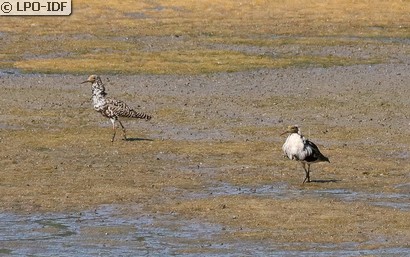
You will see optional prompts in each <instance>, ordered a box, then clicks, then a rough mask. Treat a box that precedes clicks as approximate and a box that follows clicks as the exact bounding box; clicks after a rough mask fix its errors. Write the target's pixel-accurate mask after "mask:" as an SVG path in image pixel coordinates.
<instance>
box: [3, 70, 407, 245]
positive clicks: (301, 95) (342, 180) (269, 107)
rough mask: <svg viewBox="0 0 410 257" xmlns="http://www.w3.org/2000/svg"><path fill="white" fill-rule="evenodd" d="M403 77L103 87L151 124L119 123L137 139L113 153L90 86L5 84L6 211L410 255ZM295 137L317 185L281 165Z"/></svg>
mask: <svg viewBox="0 0 410 257" xmlns="http://www.w3.org/2000/svg"><path fill="white" fill-rule="evenodd" d="M407 63H408V62H407ZM407 63H406V62H398V63H393V64H380V65H358V66H350V67H331V68H309V67H307V68H287V69H263V70H255V71H246V72H236V73H218V74H208V75H195V76H188V75H163V76H162V75H135V76H113V75H104V74H101V77H102V79H103V81H104V82H105V83H106V87H107V91H108V93H109V95H110V96H111V97H114V98H118V99H122V100H124V101H126V102H127V103H128V104H129V105H131V106H133V107H135V108H137V109H138V110H140V111H144V112H146V113H149V114H152V115H153V119H152V120H151V121H149V122H145V121H139V120H137V121H131V120H129V121H125V122H124V125H125V126H126V128H127V129H128V136H129V137H130V139H129V140H128V141H123V140H121V138H120V136H118V137H117V138H116V141H115V142H114V143H113V144H111V142H110V138H111V129H110V123H109V120H106V119H104V118H103V117H102V116H101V115H99V114H98V113H96V112H94V111H93V109H92V106H91V99H90V97H91V89H90V85H85V84H80V82H82V81H84V80H85V79H86V77H87V76H83V75H82V76H74V75H42V74H10V73H8V72H3V73H0V88H1V92H2V97H1V99H0V101H1V106H2V108H1V110H0V117H1V120H0V131H1V134H0V145H1V148H0V156H1V158H0V165H1V167H2V168H1V169H0V208H1V210H2V211H3V212H13V213H24V214H29V213H42V212H56V211H58V212H69V211H83V210H89V209H91V208H98V206H100V205H101V204H116V205H117V204H119V205H122V206H132V205H135V204H137V205H138V206H142V210H143V212H145V213H174V217H176V218H175V219H177V220H185V219H188V220H189V219H194V218H195V219H198V220H199V221H202V222H209V223H211V224H218V225H221V226H223V228H224V229H223V231H222V232H221V238H224V240H227V241H229V240H238V239H239V240H245V241H246V240H247V241H248V242H251V241H252V240H257V241H264V242H267V243H272V242H276V243H282V242H283V243H284V242H293V243H300V244H298V246H297V247H301V248H303V247H306V245H304V243H312V242H315V243H335V244H338V243H349V242H351V243H355V244H357V245H356V246H355V247H356V248H357V249H378V248H389V247H404V249H406V248H407V249H409V243H408V242H409V241H410V240H409V239H410V222H409V220H410V214H409V194H410V180H409V170H410V165H409V161H408V158H409V147H410V137H409V136H410V135H409V134H410V132H409V125H410V123H409V122H410V119H409V95H410V92H409V90H410V89H409V85H408V82H409V81H410V72H409V71H410V69H409V66H408V64H407ZM291 124H298V125H299V126H300V127H301V129H302V132H303V133H304V134H305V136H307V137H308V138H310V139H311V140H312V141H314V142H315V143H317V145H318V146H319V147H320V148H321V150H322V152H323V153H324V154H325V155H326V156H328V157H329V158H330V161H331V163H330V164H329V163H323V164H315V165H313V173H312V179H313V180H314V182H313V183H309V184H304V185H302V184H301V182H302V180H303V178H304V174H303V170H302V168H301V167H300V166H299V165H298V164H297V163H295V162H292V161H289V160H286V159H284V158H283V156H282V152H281V146H282V144H283V142H284V140H285V137H284V136H280V133H281V132H282V131H283V130H284V129H285V128H286V126H288V125H291ZM118 135H120V133H118ZM125 209H126V211H125V215H128V216H138V215H141V213H139V212H136V211H135V210H133V209H132V208H130V209H127V208H125ZM225 228H226V229H225ZM94 235H95V234H94ZM283 248H286V244H283ZM191 251H193V253H198V252H199V253H203V251H205V249H191Z"/></svg>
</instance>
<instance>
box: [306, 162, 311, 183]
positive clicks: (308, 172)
mask: <svg viewBox="0 0 410 257" xmlns="http://www.w3.org/2000/svg"><path fill="white" fill-rule="evenodd" d="M307 166H308V168H307V172H306V178H307V182H308V183H309V182H310V164H309V163H308V165H307Z"/></svg>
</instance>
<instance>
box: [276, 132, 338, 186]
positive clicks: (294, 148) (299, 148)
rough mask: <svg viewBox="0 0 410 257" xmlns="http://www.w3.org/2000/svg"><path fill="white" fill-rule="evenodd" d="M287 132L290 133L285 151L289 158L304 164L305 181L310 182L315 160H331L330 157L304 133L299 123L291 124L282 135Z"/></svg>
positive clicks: (285, 144)
mask: <svg viewBox="0 0 410 257" xmlns="http://www.w3.org/2000/svg"><path fill="white" fill-rule="evenodd" d="M287 133H290V135H289V136H288V138H287V139H286V142H285V143H284V144H283V146H282V150H283V153H284V154H285V156H286V157H288V158H289V159H291V160H296V161H299V162H300V163H301V164H302V167H303V169H304V170H305V174H306V176H305V179H304V180H303V183H305V182H306V181H307V182H310V165H311V164H312V163H315V162H330V161H329V158H327V157H326V156H324V155H323V154H322V153H321V152H320V151H319V148H318V147H317V146H316V145H315V144H314V143H313V142H311V141H309V140H307V139H306V138H305V137H304V136H303V135H302V133H301V132H300V129H299V127H298V126H297V125H293V126H289V127H288V128H287V130H286V131H285V132H283V133H282V134H281V135H284V134H287ZM306 164H307V169H306Z"/></svg>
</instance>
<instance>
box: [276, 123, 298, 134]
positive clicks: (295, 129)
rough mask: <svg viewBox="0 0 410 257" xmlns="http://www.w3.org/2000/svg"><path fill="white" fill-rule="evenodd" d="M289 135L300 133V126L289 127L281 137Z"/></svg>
mask: <svg viewBox="0 0 410 257" xmlns="http://www.w3.org/2000/svg"><path fill="white" fill-rule="evenodd" d="M288 133H290V134H292V133H299V127H298V125H291V126H288V127H287V129H286V130H285V131H284V132H283V133H282V134H280V135H284V134H288Z"/></svg>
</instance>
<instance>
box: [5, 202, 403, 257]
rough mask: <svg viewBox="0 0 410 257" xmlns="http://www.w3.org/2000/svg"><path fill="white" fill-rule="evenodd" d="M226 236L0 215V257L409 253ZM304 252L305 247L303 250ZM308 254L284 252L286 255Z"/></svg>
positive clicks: (125, 214)
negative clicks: (227, 239) (230, 239)
mask: <svg viewBox="0 0 410 257" xmlns="http://www.w3.org/2000/svg"><path fill="white" fill-rule="evenodd" d="M225 232H226V230H225V229H224V228H222V227H221V226H219V225H215V224H209V223H204V222H202V221H199V220H186V219H184V218H182V217H179V216H178V215H177V214H172V213H171V214H147V213H144V212H142V211H141V210H140V209H139V208H137V207H135V208H133V207H123V206H117V207H116V206H112V205H106V206H100V207H99V208H98V209H96V210H93V211H87V212H82V213H70V214H63V213H48V214H34V215H17V214H10V213H2V214H0V255H8V256H57V255H58V256H171V255H172V256H174V255H182V256H198V255H201V256H238V255H240V256H267V255H269V256H301V255H304V256H352V255H374V254H376V255H380V254H381V255H384V256H388V255H392V256H394V255H397V256H399V255H402V254H404V253H408V249H406V248H404V247H403V248H383V249H372V250H357V248H358V247H359V245H358V244H357V243H342V244H315V243H311V244H308V245H306V244H304V245H300V243H299V244H298V243H294V244H279V243H278V244H274V243H272V242H270V243H267V242H264V241H251V240H250V241H244V240H243V239H242V240H239V239H238V240H237V241H234V242H232V241H229V242H224V240H223V237H220V236H219V235H221V234H222V233H225ZM301 246H302V247H301ZM299 248H302V249H306V248H307V250H284V249H299Z"/></svg>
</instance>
